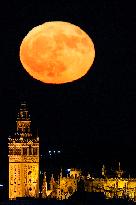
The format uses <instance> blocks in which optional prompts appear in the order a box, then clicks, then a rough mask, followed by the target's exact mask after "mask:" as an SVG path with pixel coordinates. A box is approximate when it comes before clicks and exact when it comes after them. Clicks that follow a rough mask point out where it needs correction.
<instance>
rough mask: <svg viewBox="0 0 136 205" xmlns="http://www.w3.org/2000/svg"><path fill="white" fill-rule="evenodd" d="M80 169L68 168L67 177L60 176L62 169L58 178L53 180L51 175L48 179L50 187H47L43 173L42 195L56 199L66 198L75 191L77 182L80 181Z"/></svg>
mask: <svg viewBox="0 0 136 205" xmlns="http://www.w3.org/2000/svg"><path fill="white" fill-rule="evenodd" d="M80 177H81V170H77V169H73V168H72V169H70V170H69V174H67V177H63V176H62V171H61V173H60V176H58V180H55V179H54V177H53V175H52V176H51V180H50V189H49V190H48V189H47V182H46V176H45V175H44V179H43V186H42V197H43V198H46V197H50V198H55V199H57V200H64V199H68V198H69V197H70V196H71V195H72V194H73V193H74V192H76V191H77V184H78V182H79V181H80Z"/></svg>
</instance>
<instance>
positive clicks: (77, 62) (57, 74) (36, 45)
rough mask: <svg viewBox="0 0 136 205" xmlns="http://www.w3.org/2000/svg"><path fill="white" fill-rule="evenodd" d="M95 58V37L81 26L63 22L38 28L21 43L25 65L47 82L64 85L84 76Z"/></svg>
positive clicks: (37, 76) (21, 59)
mask: <svg viewBox="0 0 136 205" xmlns="http://www.w3.org/2000/svg"><path fill="white" fill-rule="evenodd" d="M94 57H95V49H94V44H93V42H92V40H91V38H90V37H89V36H88V35H87V34H86V33H85V32H84V31H83V30H82V29H81V28H80V27H78V26H75V25H73V24H71V23H68V22H63V21H52V22H46V23H43V24H42V25H39V26H36V27H34V28H33V29H32V30H31V31H29V33H28V34H27V35H26V37H25V38H24V39H23V41H22V43H21V46H20V61H21V63H22V65H23V67H24V68H25V70H26V71H27V72H28V73H29V74H30V75H31V76H32V77H33V78H35V79H37V80H40V81H42V82H44V83H52V84H61V83H67V82H72V81H74V80H77V79H79V78H81V77H82V76H84V75H85V74H86V73H87V72H88V70H89V69H90V68H91V66H92V64H93V61H94Z"/></svg>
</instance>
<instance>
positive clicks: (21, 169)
mask: <svg viewBox="0 0 136 205" xmlns="http://www.w3.org/2000/svg"><path fill="white" fill-rule="evenodd" d="M16 122H17V132H16V133H15V135H14V136H13V137H12V138H9V143H8V148H9V155H8V157H9V199H16V198H17V197H25V196H30V197H38V196H39V137H38V136H36V137H33V136H32V133H31V121H30V115H29V113H28V109H27V106H26V103H22V104H21V107H20V111H19V113H18V117H17V121H16Z"/></svg>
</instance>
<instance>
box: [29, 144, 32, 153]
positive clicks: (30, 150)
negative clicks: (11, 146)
mask: <svg viewBox="0 0 136 205" xmlns="http://www.w3.org/2000/svg"><path fill="white" fill-rule="evenodd" d="M29 155H32V148H31V145H29Z"/></svg>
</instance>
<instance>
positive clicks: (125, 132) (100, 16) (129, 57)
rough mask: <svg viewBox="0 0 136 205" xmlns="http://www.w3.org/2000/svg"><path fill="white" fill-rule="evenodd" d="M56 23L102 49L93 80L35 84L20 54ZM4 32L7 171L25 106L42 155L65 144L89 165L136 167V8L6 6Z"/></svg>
mask: <svg viewBox="0 0 136 205" xmlns="http://www.w3.org/2000/svg"><path fill="white" fill-rule="evenodd" d="M21 2H22V3H21ZM43 2H44V3H43ZM54 20H60V21H67V22H71V23H73V24H75V25H77V26H79V27H81V28H82V29H83V30H84V31H85V32H87V33H88V35H89V36H90V37H91V38H92V40H93V42H94V45H95V50H96V57H95V61H94V64H93V66H92V68H91V69H90V71H89V72H88V73H87V74H86V76H84V77H83V78H81V79H79V80H77V81H75V82H72V83H68V84H63V85H49V84H43V83H41V82H40V81H36V80H34V79H33V78H32V77H30V76H29V75H28V74H27V72H26V71H25V70H24V69H23V67H22V65H21V63H20V60H19V47H20V44H21V41H22V39H23V38H24V36H25V35H26V34H27V33H28V32H29V30H31V29H32V28H33V27H34V26H37V25H39V24H42V23H44V22H46V21H54ZM0 27H1V29H0V46H1V49H0V68H1V80H0V85H1V86H0V106H1V113H0V114H1V118H0V120H1V121H0V136H1V141H0V150H1V151H0V155H1V156H2V158H0V159H1V162H0V164H2V163H3V161H5V163H7V161H6V160H7V158H6V155H7V152H6V151H5V150H6V148H7V138H8V136H9V135H12V134H13V133H14V132H15V129H16V122H15V121H16V114H17V111H18V108H19V105H20V102H21V101H22V100H26V101H27V102H28V105H29V108H30V113H31V117H32V123H33V129H34V130H36V129H37V127H38V129H39V135H40V139H41V143H42V148H41V151H42V152H44V150H47V149H48V146H53V145H58V146H60V145H61V146H62V145H63V149H64V151H65V152H67V153H69V156H71V155H72V154H73V156H74V155H75V158H81V161H82V163H83V162H85V163H88V164H90V165H91V163H92V162H93V161H97V162H98V163H99V162H105V163H111V164H112V163H113V162H114V161H115V160H121V161H122V163H124V166H126V167H127V166H128V165H129V166H130V167H133V168H134V167H135V163H134V161H133V160H134V158H135V152H136V151H135V148H136V131H135V128H136V126H135V124H136V71H135V69H136V63H135V54H136V52H135V47H136V38H135V36H136V35H135V34H136V33H135V27H136V14H135V6H134V5H132V4H130V1H127V2H126V3H125V2H123V4H121V3H119V1H115V0H114V1H106V0H103V1H99V2H98V1H97V2H96V1H90V0H88V1H85V0H84V1H78V2H76V1H74V0H59V1H57V0H56V1H53V0H47V1H40V0H37V1H34V0H29V1H18V0H12V1H6V0H5V1H4V3H3V4H1V6H0ZM4 153H5V154H4ZM2 168H3V167H2Z"/></svg>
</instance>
